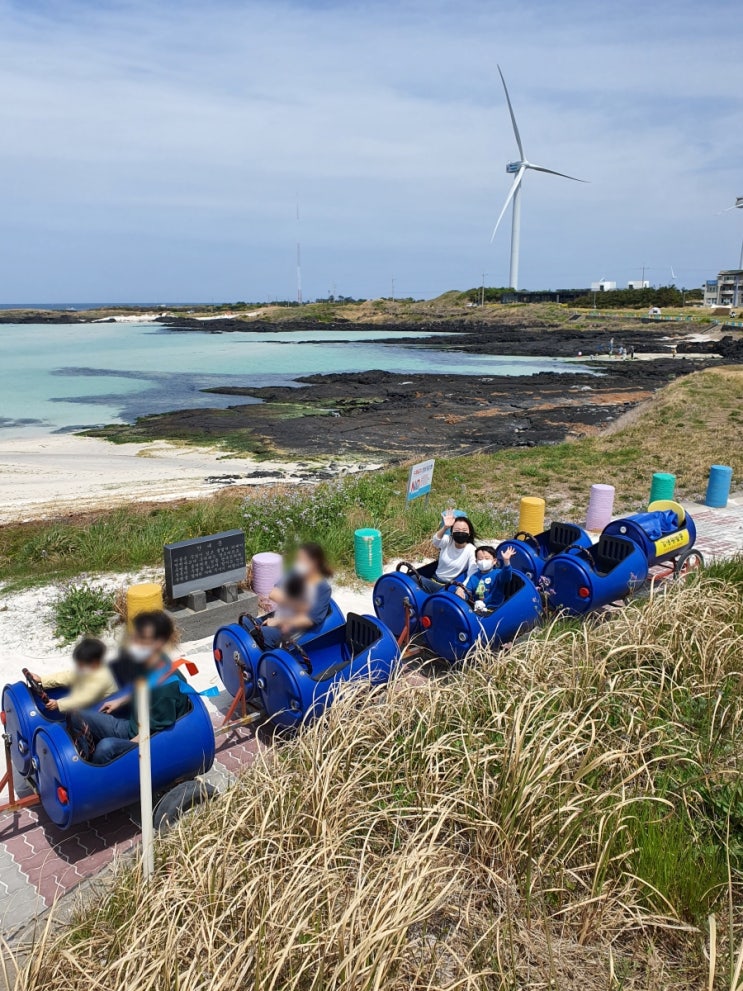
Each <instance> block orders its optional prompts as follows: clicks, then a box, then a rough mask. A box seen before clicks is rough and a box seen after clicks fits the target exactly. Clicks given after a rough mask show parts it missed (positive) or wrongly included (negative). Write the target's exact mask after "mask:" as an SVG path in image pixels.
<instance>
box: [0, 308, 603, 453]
mask: <svg viewBox="0 0 743 991" xmlns="http://www.w3.org/2000/svg"><path fill="white" fill-rule="evenodd" d="M407 336H408V337H420V338H425V337H427V336H430V335H428V334H425V333H420V334H408V335H407ZM389 337H390V332H389V331H388V330H379V331H372V332H369V331H363V332H358V331H352V330H343V331H324V330H323V331H308V332H301V333H296V332H295V333H277V334H271V333H245V334H243V333H224V334H210V333H183V332H178V331H171V330H168V329H167V328H163V327H162V326H160V325H158V324H109V323H105V324H69V325H65V324H57V325H52V326H47V325H44V324H4V325H0V430H2V436H4V437H10V436H22V435H25V434H27V433H30V432H35V433H51V432H55V431H70V430H75V429H84V428H85V427H90V426H96V425H98V424H103V423H114V422H131V421H133V420H134V419H135V418H136V417H137V416H142V415H144V414H146V413H158V412H166V411H168V410H173V409H186V408H195V407H207V406H211V407H216V406H221V407H225V406H230V405H234V404H235V402H236V401H239V402H249V401H250V400H248V399H240V400H235V398H234V397H228V396H216V395H210V394H204V393H203V392H202V391H201V390H203V389H205V388H208V387H213V386H217V385H224V384H227V385H240V386H246V385H247V386H250V385H255V386H256V387H259V386H267V385H284V384H287V383H291V382H292V381H293V380H294V379H296V378H297V377H298V376H301V375H311V374H314V373H321V372H326V373H327V372H353V371H364V370H369V369H382V370H384V371H391V372H400V373H402V374H412V373H414V372H429V373H434V374H435V373H436V372H440V373H447V374H462V375H489V374H490V375H496V374H497V375H528V374H533V373H536V372H542V371H568V372H572V371H584V370H586V369H584V368H583V367H582V366H579V365H575V364H567V363H563V362H561V361H560V360H559V359H549V358H543V359H539V358H515V357H514V358H511V357H500V356H490V355H485V356H482V355H476V356H475V355H472V356H468V355H464V354H458V353H451V352H436V351H428V350H421V349H418V348H411V347H409V348H405V347H398V346H396V345H384V344H380V343H378V341H379V339H380V338H389Z"/></svg>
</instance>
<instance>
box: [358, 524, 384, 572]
mask: <svg viewBox="0 0 743 991" xmlns="http://www.w3.org/2000/svg"><path fill="white" fill-rule="evenodd" d="M353 549H354V562H355V564H356V574H357V575H358V576H359V578H362V579H363V580H364V581H365V582H375V581H376V580H377V578H379V577H380V575H381V574H382V570H383V568H382V534H381V533H380V532H379V530H374V529H372V528H370V527H367V528H364V529H361V530H357V531H356V533H355V534H354V535H353Z"/></svg>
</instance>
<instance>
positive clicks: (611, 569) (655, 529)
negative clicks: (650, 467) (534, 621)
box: [543, 500, 704, 616]
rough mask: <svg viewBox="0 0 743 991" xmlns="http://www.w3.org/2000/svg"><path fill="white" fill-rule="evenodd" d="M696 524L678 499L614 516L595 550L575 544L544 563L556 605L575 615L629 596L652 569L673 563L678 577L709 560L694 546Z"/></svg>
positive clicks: (550, 598)
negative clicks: (631, 513)
mask: <svg viewBox="0 0 743 991" xmlns="http://www.w3.org/2000/svg"><path fill="white" fill-rule="evenodd" d="M695 540H696V527H695V525H694V521H693V520H692V518H691V517H690V516H689V515H688V514H687V513H686V512H685V511H684V509H683V508H682V507H681V506H680V505H679V504H678V503H676V502H670V501H667V500H661V501H658V502H654V503H651V505H650V506H649V508H648V512H646V513H635V514H634V515H632V516H625V517H622V518H621V519H618V520H612V522H611V523H609V524H608V525H607V526H606V527H605V528H604V531H603V533H602V534H601V537H600V538H599V542H598V543H597V544H596V545H594V546H593V547H592V548H590V549H585V548H576V547H572V548H569V549H568V550H567V551H565V552H563V553H562V554H557V555H556V556H555V557H553V558H551V559H550V560H549V561H548V562H547V563H546V565H545V567H544V572H543V577H544V579H545V580H546V582H547V583H548V588H547V594H548V597H549V601H550V605H552V606H553V607H555V608H557V609H565V610H567V611H568V612H569V613H571V614H572V615H575V616H580V615H583V614H584V613H587V612H589V611H590V610H592V609H598V608H600V607H601V606H605V605H608V604H609V603H611V602H616V601H618V600H620V599H624V598H625V597H626V596H627V595H629V594H630V592H632V591H634V590H635V589H636V588H638V587H639V586H640V585H642V584H643V583H644V582H645V581H646V580H647V578H648V574H649V572H650V568H651V567H654V566H655V565H657V564H659V563H661V562H663V561H672V562H673V568H672V569H671V570H673V571H674V572H675V573H676V574H677V575H682V574H685V573H686V571H687V570H690V569H691V568H693V567H699V566H700V565H701V564H703V563H704V562H703V558H702V555H701V554H700V553H699V551H696V550H692V549H691V548H692V545H693V544H694V541H695Z"/></svg>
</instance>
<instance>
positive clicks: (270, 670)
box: [257, 613, 399, 729]
mask: <svg viewBox="0 0 743 991" xmlns="http://www.w3.org/2000/svg"><path fill="white" fill-rule="evenodd" d="M398 658H399V649H398V646H397V641H396V640H395V638H394V637H393V636H392V634H391V633H390V631H389V630H388V629H387V627H386V626H385V625H384V623H381V622H380V621H379V620H378V619H376V618H375V617H374V616H359V615H357V614H356V613H349V614H348V618H347V620H346V622H345V623H344V625H343V626H338V627H336V628H335V629H333V630H329V631H327V632H326V633H321V634H320V635H318V636H315V637H314V638H313V639H311V640H306V641H305V642H304V643H303V644H301V645H297V644H292V645H290V646H288V647H286V648H284V647H278V648H276V649H275V650H270V651H267V652H266V653H265V654H263V656H262V657H261V659H260V661H259V662H258V680H257V684H258V690H259V692H260V696H261V701H262V703H263V707H264V709H265V710H266V713H267V714H268V716H269V717H270V718H271V720H272V721H273V722H274V724H275V725H277V726H280V727H282V728H285V729H291V728H294V727H298V726H299V725H300V724H301V723H302V722H303V721H306V720H309V719H313V718H316V717H317V716H319V715H320V714H321V713H322V712H323V711H324V710H325V709H326V708H327V706H329V705H331V704H332V702H333V697H334V695H335V693H336V692H337V690H338V687H339V685H340V684H342V683H343V682H347V681H351V680H360V681H369V682H371V683H372V684H383V683H384V682H386V681H388V680H389V678H390V675H391V673H392V670H393V668H394V666H395V664H396V663H397V660H398Z"/></svg>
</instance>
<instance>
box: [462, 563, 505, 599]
mask: <svg viewBox="0 0 743 991" xmlns="http://www.w3.org/2000/svg"><path fill="white" fill-rule="evenodd" d="M512 574H513V571H512V570H511V565H510V564H504V565H503V567H502V568H493V569H492V570H491V571H478V572H476V573H475V574H474V575H472V577H471V578H468V579H467V585H466V588H467V591H468V592H469V593H470V594H471V595H472V596H474V599H475V602H477V601H478V600H479V601H481V602H484V603H485V605H486V606H487V607H488V609H497V608H498V606H499V605H501V604H502V603H503V602H504V601H505V598H506V594H505V590H506V586H507V585H508V583H509V582H510V580H511V576H512Z"/></svg>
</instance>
